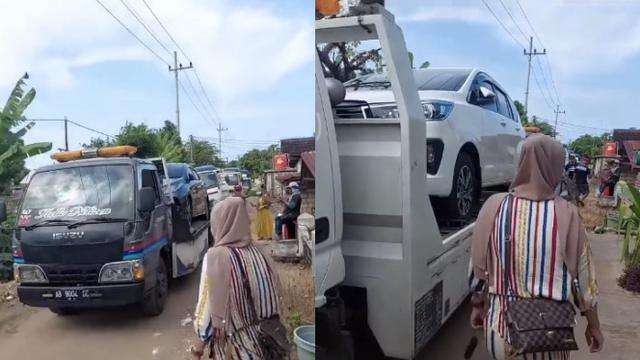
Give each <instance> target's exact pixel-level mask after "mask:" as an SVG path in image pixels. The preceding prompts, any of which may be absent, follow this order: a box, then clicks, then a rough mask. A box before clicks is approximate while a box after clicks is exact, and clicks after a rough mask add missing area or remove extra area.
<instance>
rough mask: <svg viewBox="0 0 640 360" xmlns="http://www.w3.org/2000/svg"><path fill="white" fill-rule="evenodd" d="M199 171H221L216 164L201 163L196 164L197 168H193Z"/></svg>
mask: <svg viewBox="0 0 640 360" xmlns="http://www.w3.org/2000/svg"><path fill="white" fill-rule="evenodd" d="M193 169H194V170H195V171H196V172H197V173H200V172H203V171H219V170H220V169H218V168H217V167H216V166H214V165H200V166H196V167H195V168H193Z"/></svg>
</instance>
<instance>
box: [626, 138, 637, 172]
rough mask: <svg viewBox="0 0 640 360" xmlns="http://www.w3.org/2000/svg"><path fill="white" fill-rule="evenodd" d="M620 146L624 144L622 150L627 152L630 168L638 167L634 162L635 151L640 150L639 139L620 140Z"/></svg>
mask: <svg viewBox="0 0 640 360" xmlns="http://www.w3.org/2000/svg"><path fill="white" fill-rule="evenodd" d="M622 146H624V150H625V151H626V153H627V157H628V159H629V163H630V164H631V168H632V169H634V170H635V169H638V168H640V166H638V165H636V164H635V156H636V152H638V151H640V140H624V141H622Z"/></svg>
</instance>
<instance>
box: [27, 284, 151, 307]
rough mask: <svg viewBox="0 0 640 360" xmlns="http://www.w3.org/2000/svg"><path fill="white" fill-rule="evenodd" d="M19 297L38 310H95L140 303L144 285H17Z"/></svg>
mask: <svg viewBox="0 0 640 360" xmlns="http://www.w3.org/2000/svg"><path fill="white" fill-rule="evenodd" d="M18 298H19V299H20V301H21V302H22V303H24V304H26V305H30V306H37V307H73V308H92V307H106V306H119V305H128V304H133V303H137V302H140V301H142V300H143V298H144V283H135V284H117V285H100V286H78V287H57V286H24V285H21V286H18Z"/></svg>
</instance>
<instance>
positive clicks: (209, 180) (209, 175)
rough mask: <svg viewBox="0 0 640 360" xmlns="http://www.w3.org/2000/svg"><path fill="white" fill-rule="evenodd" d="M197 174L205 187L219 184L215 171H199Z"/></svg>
mask: <svg viewBox="0 0 640 360" xmlns="http://www.w3.org/2000/svg"><path fill="white" fill-rule="evenodd" d="M198 175H200V178H201V179H202V181H203V182H204V186H206V187H207V188H211V187H217V186H219V184H218V177H217V176H216V173H214V172H201V173H198Z"/></svg>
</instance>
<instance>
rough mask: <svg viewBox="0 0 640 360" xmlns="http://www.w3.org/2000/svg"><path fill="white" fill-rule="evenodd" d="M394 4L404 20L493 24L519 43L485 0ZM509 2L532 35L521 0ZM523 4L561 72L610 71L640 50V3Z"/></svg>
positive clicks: (502, 14)
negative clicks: (492, 12) (493, 14)
mask: <svg viewBox="0 0 640 360" xmlns="http://www.w3.org/2000/svg"><path fill="white" fill-rule="evenodd" d="M486 1H487V3H488V4H489V5H490V6H491V8H492V9H493V11H494V12H495V13H496V14H497V16H498V17H499V18H500V19H501V20H502V21H503V23H504V24H505V26H506V27H507V28H508V29H509V30H510V31H511V32H512V33H513V34H514V35H515V36H516V37H517V38H518V39H520V42H522V43H525V44H526V43H527V41H528V39H526V38H525V37H524V36H522V34H521V33H520V31H519V30H518V29H517V27H516V26H515V25H514V24H513V21H512V20H511V18H510V17H509V15H508V14H507V12H506V11H505V10H504V8H503V7H502V5H501V4H500V3H499V2H498V1H495V0H486ZM390 3H391V4H390V6H393V5H396V6H397V8H398V11H399V14H398V17H399V19H400V20H403V21H407V22H417V21H425V22H426V21H461V22H471V23H475V24H481V25H489V26H491V27H492V28H493V31H494V32H493V35H494V36H496V37H499V38H501V39H503V41H505V42H508V43H511V44H513V40H512V39H511V37H510V36H509V35H508V34H507V33H506V32H505V31H504V29H502V28H501V27H500V25H499V24H498V22H497V21H496V20H495V19H494V18H493V16H492V15H491V13H490V12H489V11H488V10H487V9H486V8H485V7H484V5H483V4H482V2H480V1H474V2H469V1H450V2H449V5H446V6H442V5H433V4H429V3H423V2H418V1H413V2H412V1H409V2H406V3H405V2H403V3H402V4H400V3H395V4H394V3H392V2H390ZM438 3H440V2H438ZM504 3H505V5H506V6H507V8H508V9H509V11H510V13H511V15H513V16H514V18H515V19H516V20H517V21H518V24H519V25H520V28H521V29H522V30H523V31H524V32H525V33H526V34H527V35H529V34H531V33H532V32H531V30H530V29H529V28H528V25H527V23H526V20H525V18H524V17H523V16H522V14H521V12H520V9H519V8H518V7H517V5H516V4H515V2H514V1H505V2H504ZM520 3H521V4H522V6H523V8H524V9H525V11H526V13H527V16H528V18H529V20H530V21H531V22H532V24H533V26H534V27H535V29H536V31H537V33H538V35H539V36H540V37H541V39H542V41H543V42H544V45H545V46H546V47H547V51H548V52H549V56H550V59H551V61H552V65H553V71H554V73H556V74H555V75H558V76H562V77H565V76H566V77H577V76H583V75H585V74H589V75H593V74H594V73H607V72H610V71H612V70H615V69H617V68H619V67H620V66H622V65H623V64H625V63H626V62H627V61H629V60H631V59H634V58H635V57H637V56H638V55H639V54H640V22H638V17H639V16H640V2H637V1H636V2H634V1H599V2H598V1H553V2H546V3H545V4H544V6H542V4H540V3H539V2H538V1H523V0H520ZM536 47H538V48H539V47H540V45H536ZM540 50H541V49H540Z"/></svg>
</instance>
